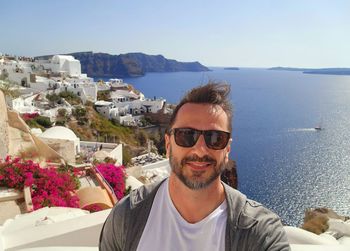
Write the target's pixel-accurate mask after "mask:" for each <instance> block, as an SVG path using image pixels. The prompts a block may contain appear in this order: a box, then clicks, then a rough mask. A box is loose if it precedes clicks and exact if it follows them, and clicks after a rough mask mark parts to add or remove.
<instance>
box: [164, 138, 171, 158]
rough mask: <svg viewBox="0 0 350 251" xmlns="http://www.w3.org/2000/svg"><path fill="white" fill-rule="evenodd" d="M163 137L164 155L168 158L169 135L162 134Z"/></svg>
mask: <svg viewBox="0 0 350 251" xmlns="http://www.w3.org/2000/svg"><path fill="white" fill-rule="evenodd" d="M164 139H165V150H166V157H167V158H169V156H170V155H169V154H170V135H169V134H167V133H166V134H165V135H164Z"/></svg>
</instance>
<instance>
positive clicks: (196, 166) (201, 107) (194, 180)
mask: <svg viewBox="0 0 350 251" xmlns="http://www.w3.org/2000/svg"><path fill="white" fill-rule="evenodd" d="M172 128H193V129H197V130H220V131H226V132H228V131H229V129H228V128H229V121H228V116H227V114H226V113H225V111H224V110H223V109H222V108H221V107H220V106H218V105H211V104H194V103H187V104H185V105H183V106H182V107H181V108H180V110H179V111H178V114H177V116H176V119H175V123H174V125H173V126H172ZM165 145H166V150H167V156H168V157H169V160H170V166H171V169H172V172H173V173H174V174H175V175H176V176H177V177H178V178H179V179H180V180H181V181H182V182H183V183H184V184H185V185H186V186H187V187H188V188H190V189H201V188H205V187H207V186H209V185H210V184H211V183H212V182H213V181H214V180H217V179H220V174H221V172H222V170H223V169H224V168H225V165H226V164H227V162H228V154H229V152H230V142H229V143H228V144H227V146H226V147H225V148H224V149H222V150H213V149H210V148H208V147H207V145H206V143H205V140H204V137H203V135H201V136H200V137H199V139H198V140H197V142H196V144H195V145H194V146H192V147H181V146H179V145H177V144H176V142H175V139H174V134H171V135H170V136H169V135H165Z"/></svg>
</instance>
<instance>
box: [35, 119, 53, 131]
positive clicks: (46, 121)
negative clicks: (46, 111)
mask: <svg viewBox="0 0 350 251" xmlns="http://www.w3.org/2000/svg"><path fill="white" fill-rule="evenodd" d="M34 120H35V122H37V123H38V124H39V125H41V126H43V127H45V128H49V127H51V126H52V123H51V121H50V118H49V117H44V116H38V117H36V118H35V119H34Z"/></svg>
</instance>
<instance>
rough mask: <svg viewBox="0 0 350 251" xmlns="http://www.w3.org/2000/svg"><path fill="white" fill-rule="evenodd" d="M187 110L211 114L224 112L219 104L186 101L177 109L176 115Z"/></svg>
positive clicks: (187, 111) (217, 114)
mask: <svg viewBox="0 0 350 251" xmlns="http://www.w3.org/2000/svg"><path fill="white" fill-rule="evenodd" d="M189 112H203V113H207V114H209V115H212V116H220V115H222V114H226V113H225V111H224V109H222V107H221V106H220V105H216V104H197V103H186V104H184V105H183V106H182V107H181V108H180V109H179V111H178V114H177V115H179V114H180V115H182V114H187V113H189ZM198 115H199V114H198Z"/></svg>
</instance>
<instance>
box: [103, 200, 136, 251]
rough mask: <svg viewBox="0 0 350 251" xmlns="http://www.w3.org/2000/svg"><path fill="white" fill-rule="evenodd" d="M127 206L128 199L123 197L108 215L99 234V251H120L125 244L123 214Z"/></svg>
mask: <svg viewBox="0 0 350 251" xmlns="http://www.w3.org/2000/svg"><path fill="white" fill-rule="evenodd" d="M128 206H129V197H125V198H124V199H123V200H121V201H120V202H118V204H117V205H115V206H114V208H113V209H112V211H111V212H110V214H109V215H108V217H107V219H106V221H105V223H104V225H103V227H102V230H101V233H100V241H99V250H100V251H122V250H123V247H124V244H125V235H126V234H125V233H126V225H127V224H126V223H125V219H126V217H125V213H126V210H127V207H128Z"/></svg>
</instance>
